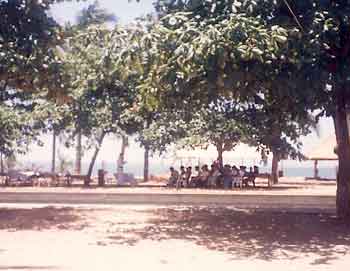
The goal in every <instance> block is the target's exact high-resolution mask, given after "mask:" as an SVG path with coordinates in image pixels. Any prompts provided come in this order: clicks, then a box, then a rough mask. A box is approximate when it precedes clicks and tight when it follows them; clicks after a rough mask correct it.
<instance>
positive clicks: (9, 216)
mask: <svg viewBox="0 0 350 271" xmlns="http://www.w3.org/2000/svg"><path fill="white" fill-rule="evenodd" d="M80 220H81V216H79V215H78V213H77V212H76V211H75V210H74V209H73V208H54V207H45V208H32V209H8V208H2V209H0V230H44V229H51V228H58V229H69V230H70V229H81V228H82V227H84V226H85V225H84V224H81V223H77V222H79V221H80ZM0 269H1V267H0Z"/></svg>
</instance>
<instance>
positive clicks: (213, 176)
mask: <svg viewBox="0 0 350 271" xmlns="http://www.w3.org/2000/svg"><path fill="white" fill-rule="evenodd" d="M220 175H221V173H220V170H219V168H218V167H217V165H215V164H212V165H211V170H210V175H209V177H208V187H216V186H217V180H218V178H219V176H220Z"/></svg>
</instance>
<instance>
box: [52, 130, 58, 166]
mask: <svg viewBox="0 0 350 271" xmlns="http://www.w3.org/2000/svg"><path fill="white" fill-rule="evenodd" d="M56 138H57V135H56V132H55V131H53V135H52V160H51V172H52V173H55V172H56Z"/></svg>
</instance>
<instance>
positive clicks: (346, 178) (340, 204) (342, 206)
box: [334, 89, 350, 221]
mask: <svg viewBox="0 0 350 271" xmlns="http://www.w3.org/2000/svg"><path fill="white" fill-rule="evenodd" d="M336 102H337V106H336V112H335V116H334V124H335V131H336V138H337V145H338V147H337V154H338V159H339V161H338V174H337V201H336V202H337V214H338V216H339V217H340V218H343V219H346V220H348V221H350V189H349V185H350V142H349V131H348V124H347V114H346V103H347V101H346V95H345V90H344V89H337V96H336Z"/></svg>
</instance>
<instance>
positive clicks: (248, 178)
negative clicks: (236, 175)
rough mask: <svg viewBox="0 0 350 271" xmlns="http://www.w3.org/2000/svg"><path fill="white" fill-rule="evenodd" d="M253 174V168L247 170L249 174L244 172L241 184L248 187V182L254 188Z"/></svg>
mask: <svg viewBox="0 0 350 271" xmlns="http://www.w3.org/2000/svg"><path fill="white" fill-rule="evenodd" d="M255 177H256V175H255V173H254V171H253V168H252V167H250V168H249V172H246V173H245V175H244V178H243V183H244V184H245V185H246V186H248V184H249V182H252V183H253V186H254V187H255Z"/></svg>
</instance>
